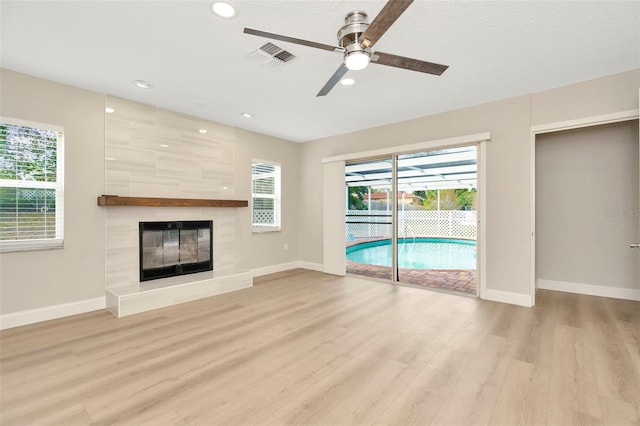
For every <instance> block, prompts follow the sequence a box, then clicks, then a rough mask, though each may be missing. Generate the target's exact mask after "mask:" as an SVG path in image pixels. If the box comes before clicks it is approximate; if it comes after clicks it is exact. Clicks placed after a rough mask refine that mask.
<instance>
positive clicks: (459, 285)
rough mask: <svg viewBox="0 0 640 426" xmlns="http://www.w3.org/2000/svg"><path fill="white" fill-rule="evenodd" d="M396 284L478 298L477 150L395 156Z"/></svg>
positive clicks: (463, 148)
mask: <svg viewBox="0 0 640 426" xmlns="http://www.w3.org/2000/svg"><path fill="white" fill-rule="evenodd" d="M396 161H397V162H396V164H397V166H396V167H397V175H398V178H397V181H396V182H397V191H398V203H397V208H398V214H397V221H396V224H397V229H398V232H397V247H398V258H397V259H398V275H397V281H398V282H401V283H405V284H412V285H417V286H421V287H428V288H432V289H439V290H444V291H453V292H457V293H465V294H471V295H474V296H475V295H476V282H477V280H476V271H477V251H476V240H477V224H478V216H477V195H478V175H477V148H476V146H475V145H472V146H466V147H460V148H452V149H446V150H437V151H427V152H418V153H411V154H403V155H398V156H397V160H396Z"/></svg>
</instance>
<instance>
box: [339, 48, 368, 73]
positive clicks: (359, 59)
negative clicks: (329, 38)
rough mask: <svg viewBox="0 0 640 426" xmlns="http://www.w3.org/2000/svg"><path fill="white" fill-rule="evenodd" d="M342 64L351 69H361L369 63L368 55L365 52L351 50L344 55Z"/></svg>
mask: <svg viewBox="0 0 640 426" xmlns="http://www.w3.org/2000/svg"><path fill="white" fill-rule="evenodd" d="M344 64H345V66H346V67H347V68H349V69H350V70H351V71H359V70H363V69H365V68H366V67H367V65H369V55H367V54H366V53H365V52H351V53H349V54H347V55H345V57H344Z"/></svg>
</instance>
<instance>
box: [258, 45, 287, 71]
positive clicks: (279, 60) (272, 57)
mask: <svg viewBox="0 0 640 426" xmlns="http://www.w3.org/2000/svg"><path fill="white" fill-rule="evenodd" d="M249 57H250V58H251V59H253V60H254V61H256V62H260V63H261V64H264V65H267V66H269V67H271V68H280V67H281V66H283V65H284V64H285V63H287V62H289V61H292V60H293V59H295V57H296V56H295V55H294V54H293V53H291V52H287V51H286V50H284V49H283V48H281V47H278V46H276V45H275V44H273V43H266V44H265V45H263V46H261V47H260V48H258V49H256V50H254V51H253V52H251V53H249Z"/></svg>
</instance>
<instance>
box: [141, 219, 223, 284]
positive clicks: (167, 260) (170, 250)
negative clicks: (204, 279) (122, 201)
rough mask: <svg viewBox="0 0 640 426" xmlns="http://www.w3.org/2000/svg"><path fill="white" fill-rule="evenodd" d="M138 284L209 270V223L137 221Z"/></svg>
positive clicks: (211, 224) (211, 240)
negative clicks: (138, 237) (138, 241)
mask: <svg viewBox="0 0 640 426" xmlns="http://www.w3.org/2000/svg"><path fill="white" fill-rule="evenodd" d="M139 229H140V244H139V251H140V282H143V281H150V280H155V279H159V278H167V277H175V276H178V275H186V274H194V273H197V272H204V271H212V270H213V221H211V220H208V221H206V220H200V221H178V222H140V224H139Z"/></svg>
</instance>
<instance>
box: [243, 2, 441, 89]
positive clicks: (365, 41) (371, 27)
mask: <svg viewBox="0 0 640 426" xmlns="http://www.w3.org/2000/svg"><path fill="white" fill-rule="evenodd" d="M413 1H414V0H389V1H388V2H387V4H385V5H384V7H383V8H382V10H381V11H380V13H379V14H378V16H376V17H375V18H374V19H373V22H371V24H369V23H368V22H367V18H368V16H367V14H366V13H365V12H362V11H358V10H356V11H352V12H349V13H347V16H345V18H344V21H345V25H344V26H343V27H342V28H340V30H339V31H338V42H339V43H338V44H339V45H338V46H332V45H329V44H324V43H317V42H315V41H309V40H303V39H300V38H295V37H289V36H285V35H282V34H276V33H270V32H267V31H261V30H256V29H253V28H245V29H244V33H245V34H251V35H255V36H258V37H265V38H269V39H273V40H282V41H287V42H289V43H295V44H300V45H303V46H309V47H315V48H316V49H323V50H328V51H331V52H338V53H342V54H343V56H344V61H343V63H342V64H341V65H340V67H338V69H337V70H336V72H335V73H333V75H332V76H331V78H330V79H329V81H327V83H326V84H325V85H324V86H323V87H322V89H320V92H318V94H317V95H316V97H317V96H325V95H326V94H327V93H329V92H330V91H331V89H333V87H334V86H335V85H336V84H337V83H338V81H340V79H341V78H342V77H343V76H344V75H345V74H346V73H347V71H349V70H353V71H357V70H361V69H364V68H366V67H367V65H369V62H373V63H374V64H380V65H387V66H390V67H397V68H404V69H407V70H411V71H418V72H423V73H427V74H433V75H441V74H442V73H443V72H445V71H446V69H447V68H449V66H448V65H441V64H435V63H433V62H426V61H421V60H418V59H411V58H406V57H403V56H398V55H392V54H390V53H384V52H379V51H376V52H372V51H371V48H372V47H373V46H374V45H375V44H376V43H377V42H378V40H379V39H380V37H382V36H383V35H384V33H385V32H386V31H387V30H388V29H389V28H390V27H391V25H393V23H394V22H395V21H396V19H398V17H400V15H402V13H403V12H404V11H405V10H406V9H407V8H408V7H409V6H410V5H411V3H413Z"/></svg>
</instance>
